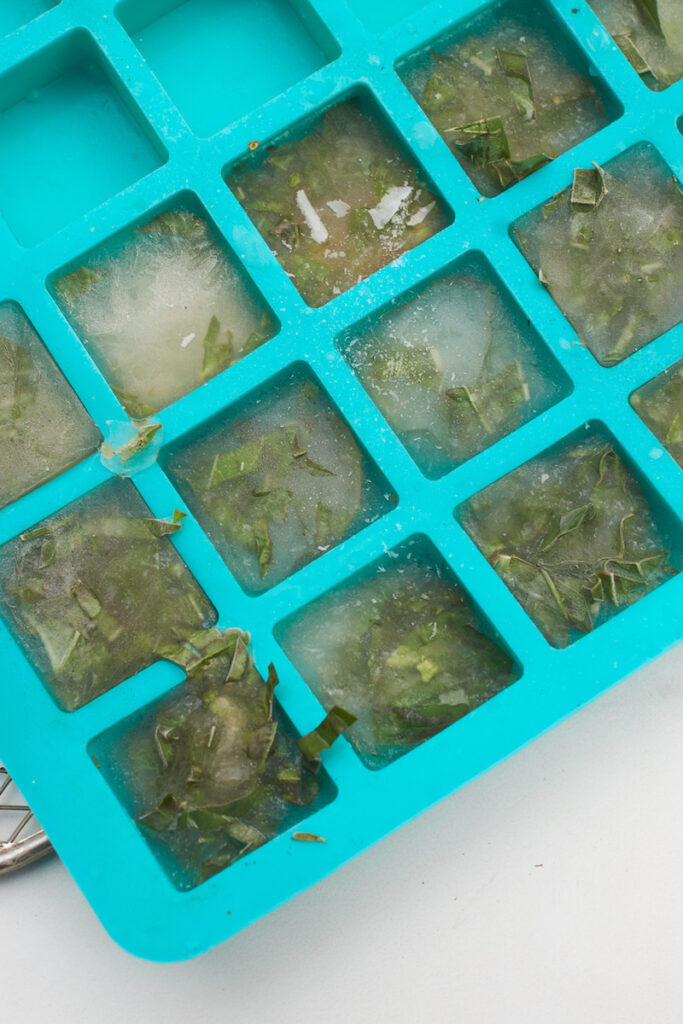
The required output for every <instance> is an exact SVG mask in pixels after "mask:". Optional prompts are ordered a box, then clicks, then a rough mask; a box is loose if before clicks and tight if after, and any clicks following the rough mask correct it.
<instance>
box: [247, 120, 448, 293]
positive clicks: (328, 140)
mask: <svg viewBox="0 0 683 1024" xmlns="http://www.w3.org/2000/svg"><path fill="white" fill-rule="evenodd" d="M228 184H229V186H230V188H231V189H232V191H233V192H234V194H235V196H236V197H237V199H238V200H239V201H240V203H242V205H243V206H244V208H245V209H246V211H247V213H248V214H249V216H250V217H251V219H252V220H253V222H254V223H255V225H256V227H257V228H258V230H259V231H260V232H261V234H262V235H263V237H264V238H265V239H266V241H267V242H268V244H269V245H270V247H271V249H272V250H273V252H274V253H275V255H276V256H277V258H278V260H279V261H280V263H281V264H282V266H283V267H284V269H285V270H286V272H287V274H288V275H289V276H290V277H291V278H292V280H293V281H294V284H295V285H296V286H297V288H298V289H299V291H300V292H301V294H302V295H303V297H304V299H305V300H306V301H307V302H308V303H309V304H310V305H312V306H322V305H323V304H324V303H326V302H328V301H329V300H330V299H332V298H333V297H334V296H335V295H338V294H340V293H341V292H344V291H346V290H347V289H348V288H351V287H352V286H353V285H355V284H357V283H358V281H360V280H362V279H364V278H366V277H368V276H369V275H370V274H372V273H374V272H375V271H376V270H379V268H380V267H383V266H385V265H386V264H387V263H389V262H391V261H392V260H395V259H396V258H397V257H398V256H400V255H401V254H402V253H404V252H406V251H407V250H408V249H412V248H414V246H416V245H419V243H420V242H422V241H424V240H425V239H427V238H429V237H430V236H431V235H433V234H435V233H436V232H437V231H439V230H441V228H442V227H444V226H445V224H446V216H445V213H444V211H443V210H442V208H441V206H440V204H439V203H438V201H437V199H436V197H435V196H434V195H433V194H432V193H431V192H430V191H429V190H428V189H427V188H426V187H425V185H424V184H423V183H422V181H421V180H420V179H419V176H418V172H417V169H416V167H415V166H414V165H413V164H412V163H411V162H410V161H409V160H408V158H407V157H406V156H404V155H403V154H402V153H401V152H400V151H399V150H398V149H397V148H396V146H395V145H394V144H392V142H391V141H390V140H389V139H388V138H386V137H385V134H384V133H383V131H382V129H381V127H380V125H379V124H378V123H377V121H376V119H375V118H374V117H373V116H370V115H368V114H367V113H366V112H365V110H364V108H363V107H362V105H361V104H360V103H359V102H358V101H357V100H348V101H346V102H344V103H341V104H339V106H336V107H333V108H332V109H331V110H328V111H327V112H326V113H325V114H324V115H323V117H321V118H319V119H318V120H317V121H316V122H315V123H314V124H313V125H312V127H311V129H310V131H309V132H308V134H307V135H305V136H304V137H303V138H302V139H300V140H299V141H294V142H286V143H282V144H280V145H277V146H270V147H268V149H267V151H266V155H265V157H264V156H263V155H262V154H261V153H260V152H259V153H258V154H257V155H256V156H255V157H252V158H250V159H249V160H248V161H247V162H246V164H244V165H243V166H242V167H240V168H238V169H237V170H236V171H235V172H234V173H233V175H232V176H231V177H230V178H229V179H228Z"/></svg>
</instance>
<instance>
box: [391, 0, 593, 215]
mask: <svg viewBox="0 0 683 1024" xmlns="http://www.w3.org/2000/svg"><path fill="white" fill-rule="evenodd" d="M451 40H452V37H451ZM584 64H585V61H584V60H583V58H582V57H581V55H580V53H579V51H578V50H577V48H576V47H575V46H574V45H573V44H572V43H571V42H570V40H569V39H567V38H566V37H564V35H562V36H559V35H558V34H557V33H556V32H553V25H552V24H549V17H548V15H547V13H546V12H544V14H543V16H542V17H539V12H538V11H537V10H536V11H534V10H533V9H532V10H531V11H529V10H528V9H527V5H524V4H520V3H507V4H503V5H498V6H496V7H495V8H494V9H493V10H492V9H491V8H490V7H489V5H486V10H485V11H484V12H482V13H481V14H477V15H475V16H474V17H473V18H472V19H470V20H469V21H467V22H466V24H465V27H464V29H463V28H460V29H459V30H458V35H457V38H456V39H455V40H452V41H449V40H445V41H444V40H442V41H441V42H437V43H436V44H432V46H431V47H430V49H429V51H428V52H425V51H421V52H420V53H419V54H416V55H415V56H414V57H411V58H409V59H408V61H407V62H405V64H404V66H403V69H402V70H401V69H400V70H401V75H402V77H403V78H404V80H405V82H406V85H407V86H408V88H409V89H410V91H411V93H412V94H413V96H414V97H415V99H416V100H417V102H418V103H419V104H420V106H421V107H422V109H423V110H424V112H425V114H426V115H427V117H428V118H429V119H430V121H431V122H432V123H433V125H434V127H435V128H436V129H437V131H438V132H439V134H440V135H441V137H442V138H443V139H444V141H445V142H446V143H447V145H448V146H449V147H450V148H451V150H452V151H453V153H454V154H455V156H456V157H457V159H458V161H459V163H460V164H461V165H462V167H463V169H464V170H465V171H466V173H467V174H468V175H469V177H470V178H471V179H472V181H473V182H474V184H475V185H476V186H477V188H478V189H479V191H480V192H481V193H482V194H483V195H485V196H495V195H498V194H499V193H500V192H502V191H503V190H504V189H506V188H508V187H509V186H510V185H514V184H515V182H517V181H520V180H521V179H522V178H525V177H526V176H527V175H528V174H531V173H532V172H533V171H535V170H537V169H538V168H539V167H542V166H543V165H544V164H546V163H548V161H549V160H553V159H554V158H555V157H557V156H559V155H560V154H561V153H564V152H565V151H566V150H568V149H570V148H571V147H572V146H575V145H576V144H577V143H578V142H580V141H581V140H582V139H585V138H587V137H588V136H589V135H592V134H593V133H594V132H596V131H598V130H599V129H600V128H602V127H603V126H604V125H605V124H607V122H608V120H609V117H608V115H607V113H606V111H605V108H604V106H603V102H602V99H601V96H600V94H599V92H598V91H597V89H596V87H595V84H594V82H593V81H592V80H591V79H590V78H589V77H588V69H587V68H584V67H583V65H584ZM577 67H580V68H581V71H579V70H577Z"/></svg>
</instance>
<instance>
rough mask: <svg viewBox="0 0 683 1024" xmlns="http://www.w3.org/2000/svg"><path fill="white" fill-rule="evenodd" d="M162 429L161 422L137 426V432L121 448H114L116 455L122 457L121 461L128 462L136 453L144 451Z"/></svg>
mask: <svg viewBox="0 0 683 1024" xmlns="http://www.w3.org/2000/svg"><path fill="white" fill-rule="evenodd" d="M160 430H161V423H142V424H140V425H139V426H138V428H137V434H136V435H135V437H133V438H131V440H130V441H126V443H125V444H124V445H121V447H120V448H116V449H114V455H119V456H120V457H121V462H123V463H126V462H128V460H129V459H132V458H133V456H134V455H137V454H138V453H139V452H141V451H144V449H145V448H146V447H147V445H148V444H149V443H150V442H151V441H152V440H153V439H154V438H155V437H156V435H157V434H158V433H159V431H160Z"/></svg>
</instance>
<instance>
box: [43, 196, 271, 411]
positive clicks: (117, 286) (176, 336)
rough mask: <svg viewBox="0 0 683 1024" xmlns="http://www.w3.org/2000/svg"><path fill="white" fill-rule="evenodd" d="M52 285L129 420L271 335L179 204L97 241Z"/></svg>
mask: <svg viewBox="0 0 683 1024" xmlns="http://www.w3.org/2000/svg"><path fill="white" fill-rule="evenodd" d="M55 291H56V294H57V298H58V301H59V302H60V304H61V306H62V308H63V309H64V312H65V313H66V315H67V317H68V318H69V320H70V321H71V323H72V324H73V326H74V329H75V330H76V333H77V334H78V336H79V337H80V339H81V340H82V341H83V343H84V344H85V346H86V348H87V349H88V352H89V353H90V354H91V356H92V358H93V359H94V360H95V362H96V363H97V365H98V367H99V368H100V370H101V371H102V373H103V374H104V376H105V377H106V378H107V380H108V382H109V384H110V385H111V387H112V389H113V390H114V392H115V394H116V396H117V398H118V399H119V401H120V402H121V404H122V405H123V406H124V407H125V409H126V411H127V412H128V413H129V414H130V415H131V416H133V417H136V418H143V417H145V416H150V415H152V414H153V413H155V412H158V411H159V410H160V409H163V408H165V406H167V405H170V404H171V402H175V401H176V400H177V399H178V398H181V397H182V396H183V395H185V394H187V393H188V392H189V391H192V390H194V389H195V388H197V387H199V386H200V384H203V383H204V382H205V381H207V380H210V379H211V377H215V375H216V374H217V373H220V372H221V371H222V370H224V369H226V368H227V367H228V366H231V365H232V364H233V363H235V362H236V361H237V360H238V359H242V358H243V357H244V356H246V355H247V354H248V353H249V352H252V351H253V350H254V349H255V348H258V346H259V345H262V344H263V343H264V342H265V341H267V340H268V339H269V338H271V337H272V336H273V335H274V334H275V327H274V325H273V322H272V320H271V318H270V315H269V313H268V311H267V310H266V308H265V306H264V304H263V301H262V300H261V299H260V298H259V297H258V296H257V295H256V294H255V291H254V288H253V286H251V285H250V283H249V282H248V281H247V280H246V278H245V275H244V272H243V271H242V270H241V268H240V267H239V266H238V265H237V263H236V261H235V260H234V259H233V258H231V257H230V256H228V254H227V252H226V250H225V248H224V247H223V245H221V243H220V242H219V240H218V238H217V235H216V233H215V231H214V230H213V229H212V228H211V227H210V225H209V223H208V222H207V221H206V220H205V219H204V218H203V217H200V216H198V215H197V214H195V213H194V212H192V211H190V210H189V209H186V208H184V207H174V208H172V209H169V210H166V211H165V212H163V213H160V214H159V215H158V216H157V217H155V218H154V219H153V220H151V221H149V222H148V223H147V224H144V225H142V226H141V227H139V228H136V229H135V230H134V231H128V232H126V233H124V234H123V235H119V236H117V237H116V238H114V239H112V240H111V241H110V242H107V243H106V244H105V245H103V246H100V247H99V248H98V249H97V250H95V252H94V253H92V254H91V255H90V256H89V257H88V258H87V260H86V261H85V262H84V263H83V265H82V266H81V267H79V268H78V269H77V270H75V271H73V272H72V273H70V274H68V275H67V276H66V277H63V278H61V280H59V281H57V283H56V285H55Z"/></svg>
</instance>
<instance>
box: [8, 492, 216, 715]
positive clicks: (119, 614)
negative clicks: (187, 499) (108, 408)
mask: <svg viewBox="0 0 683 1024" xmlns="http://www.w3.org/2000/svg"><path fill="white" fill-rule="evenodd" d="M167 525H168V527H169V528H168V529H164V524H163V523H161V521H159V520H155V519H153V518H152V517H151V513H150V511H149V509H148V508H147V506H146V505H145V503H144V501H143V500H142V498H141V497H140V495H139V494H138V492H137V491H136V490H135V488H134V487H133V485H132V483H130V482H129V481H124V480H118V479H117V480H112V481H110V482H108V483H106V484H103V485H102V486H101V487H98V488H97V489H96V490H94V491H92V492H90V493H89V494H87V495H86V496H85V497H83V498H79V499H78V500H77V501H75V502H73V503H72V504H71V505H68V506H67V507H66V508H64V509H62V510H61V511H60V512H57V513H56V514H55V515H53V516H50V517H49V518H48V519H45V520H43V522H42V523H39V524H38V525H37V526H35V527H33V528H32V529H29V530H27V531H26V532H25V533H22V534H21V535H20V536H19V537H16V538H15V539H14V540H12V541H9V543H7V544H5V545H4V546H3V547H2V548H0V611H1V612H2V615H3V617H4V618H5V619H6V620H7V622H8V625H9V626H10V628H11V629H12V631H13V633H14V635H15V637H16V639H17V641H18V642H19V644H20V645H21V647H22V648H23V650H24V651H25V653H26V656H27V658H28V660H29V661H30V662H31V663H32V664H33V666H34V668H35V669H36V671H37V672H38V674H39V675H40V677H41V678H42V680H43V681H44V683H45V684H46V686H47V687H48V689H49V690H50V692H51V693H52V694H53V696H54V697H55V699H56V700H57V702H58V703H59V704H60V705H61V706H62V707H64V708H65V709H66V710H68V711H74V710H75V709H76V708H80V707H82V706H83V705H84V704H87V703H89V702H90V701H91V700H93V699H94V698H95V697H98V696H99V695H100V694H102V693H105V692H106V691H107V690H110V689H112V687H114V686H117V685H118V684H119V683H120V682H122V681H123V680H124V679H126V678H127V677H128V676H130V675H132V674H133V673H135V672H139V671H140V670H142V669H143V668H146V667H147V666H148V665H150V664H151V663H152V662H153V661H156V660H157V659H158V658H159V657H160V656H161V651H162V649H163V648H164V647H165V646H166V645H169V644H171V645H172V644H176V643H179V642H180V641H182V640H183V639H184V638H185V637H186V636H188V635H189V634H190V633H191V632H192V631H194V630H197V629H199V628H200V627H202V626H205V625H209V624H210V623H212V622H213V620H214V612H213V609H212V607H211V605H210V604H209V602H208V600H207V598H206V596H205V595H204V593H203V592H202V591H201V590H200V589H199V587H198V585H197V583H196V582H195V580H194V579H193V577H192V576H191V575H190V573H189V571H188V569H187V567H186V565H185V563H184V562H183V561H182V560H181V559H180V557H179V555H178V554H177V552H176V550H175V548H174V547H173V545H172V544H171V542H170V541H169V540H168V537H167V536H165V535H164V534H165V533H170V532H172V530H173V527H172V524H167ZM176 528H177V525H176Z"/></svg>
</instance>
